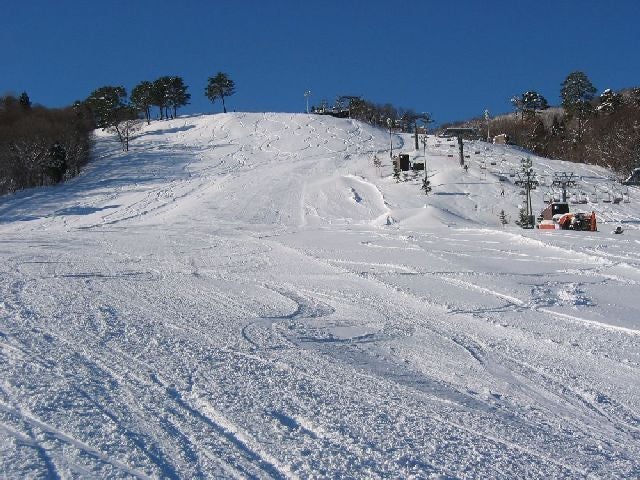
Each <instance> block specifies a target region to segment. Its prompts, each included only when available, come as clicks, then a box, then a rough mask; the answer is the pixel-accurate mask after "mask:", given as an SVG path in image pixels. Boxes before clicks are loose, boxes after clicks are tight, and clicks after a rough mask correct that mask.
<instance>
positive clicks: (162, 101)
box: [151, 75, 172, 120]
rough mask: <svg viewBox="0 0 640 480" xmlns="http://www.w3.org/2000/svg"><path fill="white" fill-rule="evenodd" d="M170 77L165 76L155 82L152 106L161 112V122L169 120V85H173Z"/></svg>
mask: <svg viewBox="0 0 640 480" xmlns="http://www.w3.org/2000/svg"><path fill="white" fill-rule="evenodd" d="M171 78H172V77H169V76H166V75H165V76H163V77H160V78H158V79H157V80H155V81H154V82H153V88H152V95H151V99H152V105H155V106H156V107H158V109H159V110H160V120H163V119H167V120H168V119H169V85H170V84H171Z"/></svg>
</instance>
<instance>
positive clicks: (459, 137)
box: [458, 135, 464, 167]
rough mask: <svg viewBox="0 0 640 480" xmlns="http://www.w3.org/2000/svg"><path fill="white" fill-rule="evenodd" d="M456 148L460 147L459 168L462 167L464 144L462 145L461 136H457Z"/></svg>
mask: <svg viewBox="0 0 640 480" xmlns="http://www.w3.org/2000/svg"><path fill="white" fill-rule="evenodd" d="M458 147H460V166H461V167H464V144H463V143H462V135H458Z"/></svg>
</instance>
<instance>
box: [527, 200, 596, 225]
mask: <svg viewBox="0 0 640 480" xmlns="http://www.w3.org/2000/svg"><path fill="white" fill-rule="evenodd" d="M538 220H539V223H538V225H537V228H539V229H541V230H580V231H590V232H595V231H597V230H598V226H597V220H596V213H595V212H593V211H592V212H591V213H584V212H576V213H571V212H569V204H568V203H567V202H553V203H551V204H549V206H547V208H545V209H544V210H543V211H542V212H541V213H540V216H539V217H538Z"/></svg>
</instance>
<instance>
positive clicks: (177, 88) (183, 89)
mask: <svg viewBox="0 0 640 480" xmlns="http://www.w3.org/2000/svg"><path fill="white" fill-rule="evenodd" d="M187 88H188V87H187V86H186V85H185V84H184V80H183V79H182V77H170V79H169V82H168V84H167V106H168V107H170V108H172V109H173V117H174V118H175V117H176V116H177V113H178V108H179V107H184V106H185V105H188V104H189V100H190V99H191V94H190V93H187Z"/></svg>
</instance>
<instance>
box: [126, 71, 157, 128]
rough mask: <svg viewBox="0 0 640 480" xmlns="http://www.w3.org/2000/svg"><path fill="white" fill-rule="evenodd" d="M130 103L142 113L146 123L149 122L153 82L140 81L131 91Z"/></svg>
mask: <svg viewBox="0 0 640 480" xmlns="http://www.w3.org/2000/svg"><path fill="white" fill-rule="evenodd" d="M131 105H133V107H135V108H136V109H137V110H139V111H140V112H142V113H143V114H144V118H145V120H146V121H147V125H148V124H149V123H151V105H154V103H153V83H151V82H148V81H146V80H145V81H143V82H140V83H139V84H138V85H136V86H135V87H134V88H133V90H132V91H131Z"/></svg>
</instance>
